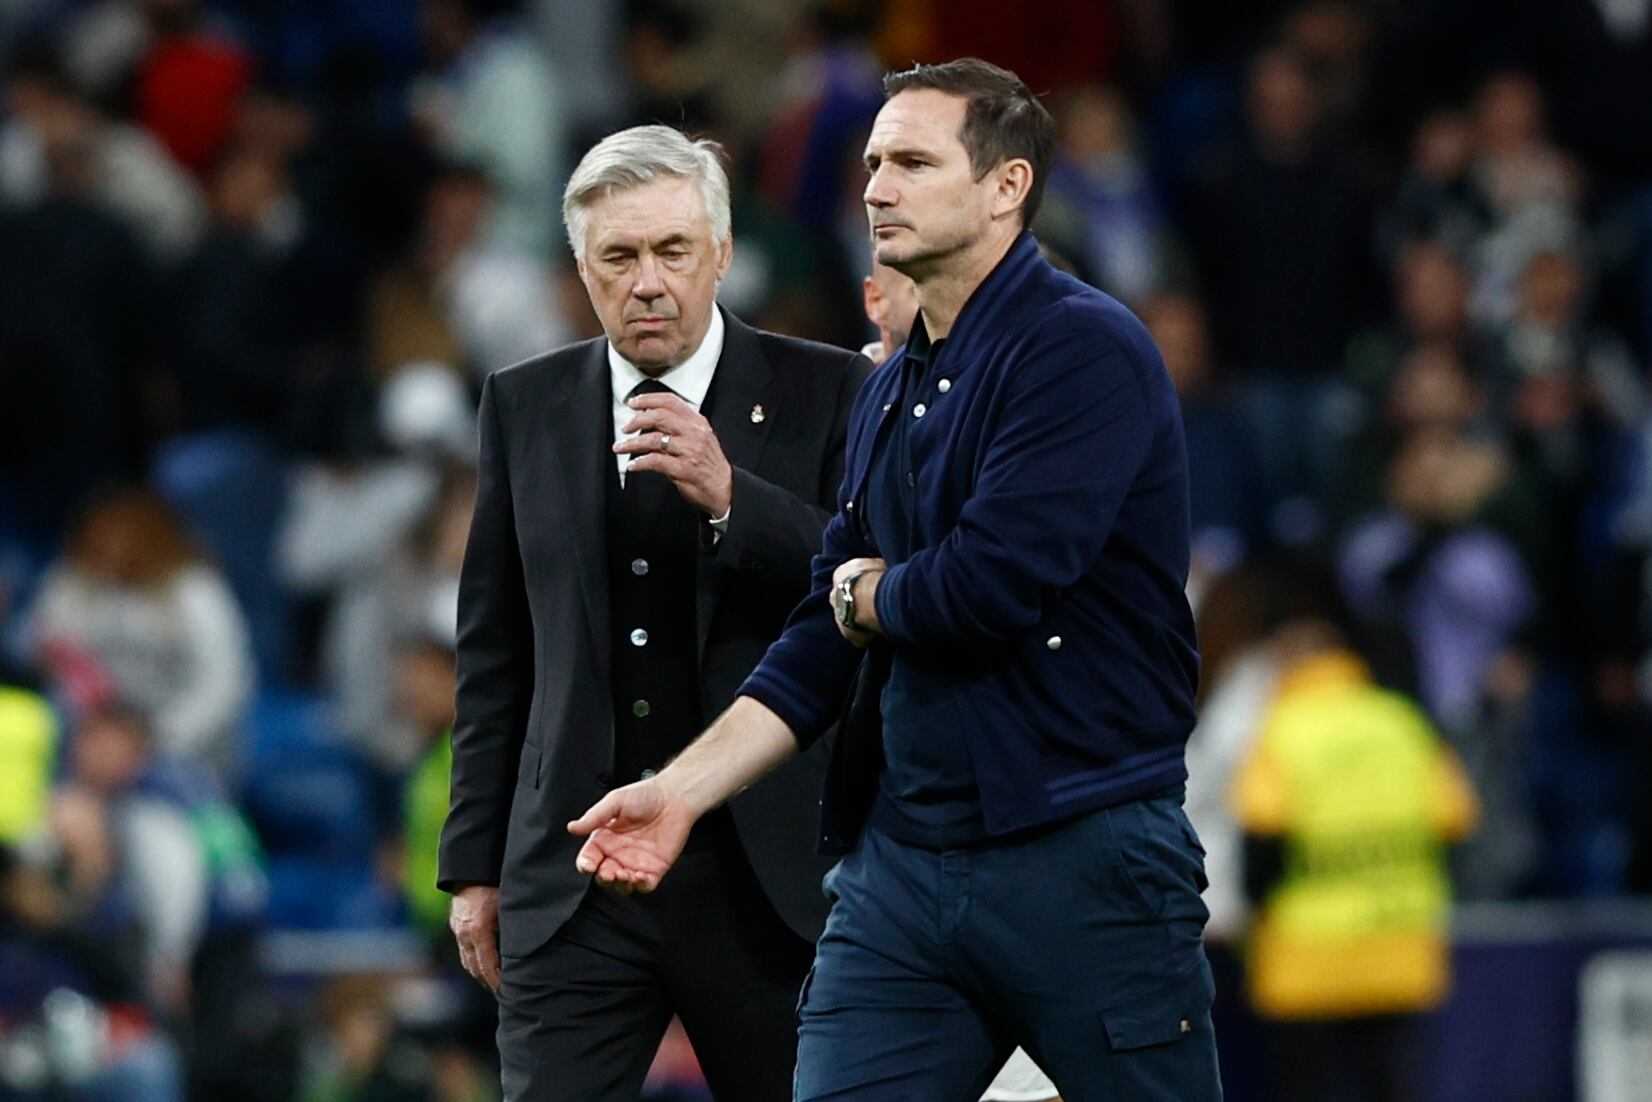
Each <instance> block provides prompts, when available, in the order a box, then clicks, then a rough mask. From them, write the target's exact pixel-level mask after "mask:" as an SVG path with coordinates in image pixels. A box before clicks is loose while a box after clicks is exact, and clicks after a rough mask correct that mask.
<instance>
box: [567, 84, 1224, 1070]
mask: <svg viewBox="0 0 1652 1102" xmlns="http://www.w3.org/2000/svg"><path fill="white" fill-rule="evenodd" d="M885 92H886V94H887V97H888V98H887V102H886V103H885V105H884V107H883V110H882V111H881V112H880V113H879V115H878V118H877V121H876V122H875V123H874V125H873V128H872V134H871V137H870V138H869V140H868V142H867V147H866V165H867V169H868V171H869V173H870V179H869V181H868V183H867V187H866V193H865V202H866V207H867V213H868V217H869V219H870V222H871V228H872V238H873V244H874V247H875V252H876V256H877V259H878V261H879V262H881V263H883V264H886V265H889V266H890V267H892V268H895V269H896V270H898V271H901V272H903V273H905V274H906V275H908V276H910V277H911V278H912V280H913V281H914V284H915V286H916V288H917V297H918V303H919V308H920V309H919V317H918V319H917V321H916V323H915V324H914V326H913V332H912V335H911V336H910V338H909V339H908V340H907V342H906V345H905V347H904V348H903V349H902V350H901V351H900V352H899V353H898V354H897V355H896V356H895V357H893V358H892V359H891V360H890V361H889V362H888V363H887V364H885V366H884V367H882V368H881V369H880V370H879V371H878V372H876V373H875V374H874V375H873V377H872V378H871V380H870V381H869V382H868V383H867V385H866V387H865V388H864V389H863V390H862V392H861V394H860V397H859V399H858V400H857V402H856V408H855V410H854V413H853V415H852V417H851V421H850V430H849V443H848V457H847V474H846V477H845V480H844V483H843V487H842V489H841V490H840V493H839V508H838V512H837V514H836V516H835V517H834V518H833V519H832V521H831V522H830V524H829V525H828V526H827V529H826V532H825V535H824V537H823V546H822V550H821V554H820V555H819V556H818V557H817V558H816V559H815V561H814V566H813V572H814V591H813V592H812V593H811V594H810V596H809V598H808V599H807V600H805V601H804V603H803V604H801V605H800V606H799V607H798V609H797V610H796V611H795V612H794V613H793V614H792V617H791V619H790V621H789V623H788V625H787V628H786V631H785V633H784V635H782V637H781V638H780V640H779V641H778V642H776V643H775V644H774V645H773V646H772V647H771V648H770V649H769V652H768V654H767V655H766V656H765V658H764V660H763V662H762V663H761V664H760V665H759V666H758V668H757V669H756V670H755V671H754V672H753V673H752V675H751V676H750V677H749V678H748V679H747V681H746V682H745V684H744V685H743V686H742V688H741V695H740V697H739V699H737V700H736V702H735V704H734V705H733V706H732V707H731V708H730V709H729V710H728V711H727V712H725V713H724V715H723V716H722V717H721V718H720V719H719V720H718V721H717V722H716V723H714V724H713V725H712V727H711V728H710V729H709V730H708V731H707V732H706V734H704V735H703V736H701V738H700V739H699V740H697V741H696V743H695V744H694V745H693V746H691V747H690V748H689V749H688V750H686V751H684V752H683V754H682V755H680V756H679V757H678V758H677V759H676V761H674V762H673V763H672V764H671V765H670V766H669V767H668V768H666V769H665V770H663V771H661V772H660V773H659V774H658V775H657V776H655V777H653V778H651V779H649V780H646V781H643V782H641V783H639V784H637V785H632V786H628V787H626V788H623V789H619V790H616V791H614V792H612V793H610V794H609V795H608V796H607V797H606V798H604V799H603V800H602V801H601V802H599V803H598V804H597V805H595V806H594V807H593V808H592V809H591V810H590V811H588V812H587V813H586V814H585V815H584V816H583V817H582V818H581V819H579V820H577V821H576V822H574V823H572V824H570V829H571V830H572V831H573V832H574V833H576V834H582V835H589V837H588V839H587V841H586V844H585V846H584V848H583V849H582V850H581V852H580V855H579V858H578V862H577V863H578V866H579V868H580V869H581V870H582V871H584V872H586V873H589V874H591V875H594V876H595V877H596V878H597V880H598V881H599V882H601V883H604V884H607V885H609V886H611V887H614V888H616V889H618V890H620V891H648V890H651V889H652V888H653V887H654V886H655V885H657V884H658V882H659V878H660V877H661V876H663V875H664V873H665V872H666V870H667V869H668V868H669V867H670V865H671V863H672V861H673V860H675V858H676V856H677V854H678V852H680V850H681V848H682V845H683V841H684V839H685V838H686V835H687V832H688V829H689V827H690V826H691V825H692V824H693V822H694V821H695V819H697V818H698V817H699V816H700V815H701V814H703V813H704V812H705V811H706V810H708V809H710V808H712V807H715V806H717V805H718V804H719V803H721V802H722V801H723V800H725V799H727V798H728V797H729V796H730V795H732V794H733V793H735V792H737V791H739V790H740V789H741V788H743V787H744V786H745V785H747V784H750V783H751V782H752V781H753V780H755V779H756V778H757V777H758V776H760V775H762V773H763V772H765V771H766V770H768V769H769V768H772V767H773V766H774V765H775V764H776V763H778V762H779V761H781V760H783V759H784V758H785V757H787V756H789V755H791V754H793V753H796V752H797V751H798V750H799V748H800V747H805V746H807V745H809V744H810V743H811V742H812V741H813V740H814V739H815V738H816V737H818V736H819V734H820V732H821V731H823V730H824V729H825V728H826V727H828V726H829V725H830V724H831V722H832V721H833V720H835V719H837V718H838V716H839V714H840V712H841V711H842V710H843V705H844V701H845V698H846V697H848V696H850V689H851V687H852V686H854V687H855V690H856V691H855V693H854V699H855V700H856V701H857V702H858V704H860V705H864V703H865V701H866V700H867V699H868V697H869V694H875V696H871V699H873V700H875V701H876V704H877V707H876V709H875V712H876V714H877V715H878V717H879V722H878V724H877V727H878V728H879V734H880V735H881V738H877V739H874V740H873V742H874V745H873V746H872V748H871V749H872V751H873V752H871V753H868V752H867V747H866V746H865V745H859V746H857V745H856V739H855V735H856V732H857V730H859V729H863V728H864V725H863V724H857V723H855V722H853V720H854V712H855V710H856V709H855V708H853V707H852V708H851V709H850V712H851V715H850V722H847V723H846V724H845V730H844V733H843V735H842V736H840V738H839V743H838V745H837V746H836V747H834V758H835V764H834V767H833V780H832V781H831V782H830V783H829V785H828V789H827V793H826V798H825V800H824V801H823V807H822V822H823V831H822V848H823V849H826V850H828V851H833V852H846V853H847V854H848V855H847V856H846V857H845V859H844V860H843V861H841V862H840V863H839V864H838V865H837V866H836V867H835V868H834V869H833V870H832V872H831V873H830V874H828V876H827V880H826V884H825V887H826V891H827V895H828V898H829V899H831V901H832V912H831V916H830V918H829V919H828V922H827V927H826V932H825V933H824V934H823V935H822V937H821V940H820V942H819V944H818V945H817V948H816V955H815V967H814V969H813V971H812V972H811V975H810V979H809V980H808V981H807V982H806V983H805V985H804V990H803V995H802V998H801V1000H800V1003H799V1012H800V1032H799V1051H798V1069H797V1078H796V1097H797V1098H798V1099H800V1100H804V1099H827V1098H855V1099H889V1100H891V1102H893V1100H896V1099H903V1100H904V1099H914V1098H923V1099H929V1098H934V1099H949V1098H973V1097H976V1096H977V1095H978V1094H979V1092H980V1090H981V1089H982V1087H983V1086H984V1085H985V1084H986V1083H987V1081H988V1080H989V1079H990V1078H991V1076H992V1073H993V1072H994V1071H995V1070H996V1068H997V1067H998V1065H999V1064H1001V1063H1002V1062H1003V1060H1004V1058H1005V1057H1006V1056H1007V1055H1008V1053H1009V1052H1010V1050H1011V1049H1012V1048H1013V1047H1014V1046H1015V1045H1016V1044H1021V1045H1023V1046H1025V1047H1026V1049H1027V1050H1028V1052H1029V1053H1030V1054H1031V1055H1032V1056H1033V1058H1034V1059H1035V1060H1037V1061H1038V1063H1039V1064H1040V1065H1041V1066H1042V1067H1043V1068H1044V1069H1045V1070H1046V1071H1047V1072H1048V1073H1049V1074H1050V1076H1051V1077H1052V1078H1053V1079H1054V1080H1055V1083H1056V1085H1057V1086H1058V1087H1059V1088H1060V1089H1061V1091H1062V1094H1063V1097H1064V1098H1066V1099H1068V1100H1069V1102H1073V1100H1084V1099H1102V1098H1107V1099H1109V1100H1136V1099H1167V1100H1168V1099H1176V1100H1179V1102H1204V1100H1207V1099H1208V1100H1214V1099H1218V1098H1220V1096H1221V1088H1220V1085H1219V1083H1218V1080H1217V1074H1216V1060H1215V1042H1214V1038H1213V1035H1212V1032H1211V1026H1210V1017H1209V1006H1210V999H1211V980H1210V970H1209V966H1208V964H1207V963H1206V961H1205V958H1204V953H1203V949H1202V947H1201V943H1200V938H1201V934H1202V931H1203V927H1204V921H1205V918H1206V911H1205V908H1204V905H1203V904H1202V903H1201V902H1200V900H1199V892H1200V891H1201V890H1202V888H1203V887H1204V873H1203V859H1202V851H1201V850H1200V848H1199V844H1198V840H1197V838H1196V837H1195V836H1194V833H1193V830H1192V827H1191V826H1190V825H1189V824H1188V822H1187V819H1186V816H1185V815H1183V814H1182V810H1181V799H1182V794H1181V786H1182V783H1183V782H1184V781H1185V779H1186V770H1185V767H1184V765H1183V760H1182V750H1183V745H1184V743H1185V740H1186V738H1187V734H1188V731H1189V730H1190V729H1191V727H1192V725H1193V695H1194V688H1195V684H1196V679H1197V653H1196V650H1195V645H1194V638H1193V622H1192V616H1191V613H1190V611H1189V609H1188V606H1187V601H1186V599H1185V597H1184V595H1183V585H1184V584H1185V580H1186V575H1187V567H1188V504H1187V470H1186V466H1187V464H1186V454H1185V448H1184V444H1183V438H1182V426H1181V420H1180V415H1179V413H1178V410H1177V405H1176V399H1175V394H1174V391H1173V389H1172V387H1171V384H1170V381H1169V378H1168V377H1167V375H1166V373H1165V370H1164V365H1163V363H1162V361H1161V360H1160V357H1159V354H1158V351H1157V349H1155V348H1154V346H1153V343H1152V341H1151V340H1150V339H1149V337H1148V335H1147V332H1146V330H1145V329H1144V328H1143V327H1142V325H1141V324H1140V322H1138V321H1137V320H1136V318H1135V317H1134V316H1133V315H1131V314H1130V312H1129V311H1128V310H1126V309H1125V308H1124V307H1122V306H1121V305H1119V304H1118V303H1117V302H1115V301H1113V300H1112V299H1110V298H1108V297H1107V296H1106V295H1104V294H1102V293H1100V292H1099V291H1096V290H1094V289H1091V288H1089V287H1086V286H1085V285H1083V284H1082V283H1079V282H1078V281H1076V280H1073V279H1070V278H1068V277H1067V276H1064V275H1062V274H1061V273H1059V272H1057V271H1056V270H1055V269H1054V268H1052V267H1051V266H1050V265H1049V264H1048V263H1046V262H1045V261H1044V260H1043V258H1042V257H1041V256H1040V254H1039V252H1038V247H1037V243H1036V242H1035V241H1034V239H1033V238H1032V236H1031V235H1030V234H1029V233H1027V232H1026V225H1027V224H1028V223H1029V222H1030V221H1031V219H1032V217H1033V215H1034V214H1035V213H1036V210H1037V206H1038V201H1039V197H1040V193H1041V191H1042V186H1043V182H1044V177H1045V173H1046V171H1047V169H1048V165H1049V160H1050V150H1051V147H1052V145H1053V124H1052V123H1051V121H1050V118H1049V115H1048V114H1047V113H1046V112H1045V111H1044V109H1043V107H1042V106H1041V105H1040V104H1039V103H1038V101H1037V100H1036V99H1035V98H1034V97H1033V96H1032V95H1031V94H1030V93H1029V92H1028V91H1027V89H1026V87H1025V85H1023V84H1022V83H1021V81H1020V80H1019V79H1017V78H1016V77H1015V76H1014V75H1013V74H1011V73H1008V72H1005V71H1004V70H1002V69H998V68H996V67H994V66H991V65H988V64H986V63H985V62H981V61H976V60H974V59H966V60H963V61H957V62H951V63H948V64H945V65H936V66H920V67H918V68H915V69H912V70H909V71H906V72H902V73H896V74H892V75H891V76H890V77H889V78H887V79H886V81H885ZM857 672H858V673H859V681H858V683H857V681H856V675H857ZM874 774H875V776H874Z"/></svg>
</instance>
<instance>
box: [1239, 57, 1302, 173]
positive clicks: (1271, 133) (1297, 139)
mask: <svg viewBox="0 0 1652 1102" xmlns="http://www.w3.org/2000/svg"><path fill="white" fill-rule="evenodd" d="M1246 107H1247V109H1248V112H1249V115H1250V124H1251V129H1252V130H1253V131H1254V132H1255V134H1256V136H1257V138H1258V140H1260V141H1261V143H1262V144H1263V146H1265V147H1267V148H1268V149H1270V150H1272V151H1274V152H1276V153H1284V154H1294V153H1297V152H1300V151H1301V150H1302V149H1303V148H1304V147H1305V146H1307V145H1308V143H1309V142H1310V141H1311V139H1312V138H1313V133H1314V128H1315V127H1316V126H1317V125H1318V123H1319V92H1318V91H1317V90H1316V89H1315V88H1314V84H1313V79H1312V78H1311V77H1310V76H1309V75H1308V70H1307V69H1306V68H1304V67H1303V65H1302V63H1301V62H1300V61H1298V60H1297V59H1296V58H1295V57H1293V56H1292V55H1290V54H1288V53H1286V52H1285V51H1283V50H1272V51H1269V52H1267V53H1264V54H1263V55H1262V56H1260V57H1258V58H1257V59H1256V61H1255V63H1254V64H1253V65H1252V66H1251V73H1250V88H1249V91H1248V94H1247V96H1246Z"/></svg>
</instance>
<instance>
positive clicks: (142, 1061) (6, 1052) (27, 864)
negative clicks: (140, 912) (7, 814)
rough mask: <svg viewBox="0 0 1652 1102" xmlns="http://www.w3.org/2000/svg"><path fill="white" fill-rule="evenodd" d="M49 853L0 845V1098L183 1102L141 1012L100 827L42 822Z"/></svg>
mask: <svg viewBox="0 0 1652 1102" xmlns="http://www.w3.org/2000/svg"><path fill="white" fill-rule="evenodd" d="M52 822H53V828H54V837H53V838H52V842H53V844H54V845H55V847H56V849H55V856H52V857H35V858H30V859H24V857H23V856H22V855H20V854H19V852H18V851H17V850H15V849H13V848H12V847H10V846H7V845H5V844H3V843H0V975H3V977H4V980H3V982H0V1020H4V1021H5V1022H6V1023H7V1028H6V1029H5V1030H4V1031H3V1032H0V1093H4V1094H5V1096H6V1097H7V1099H8V1100H16V1102H57V1100H59V1099H64V1100H67V1102H182V1100H183V1097H184V1094H183V1092H184V1083H183V1072H182V1069H181V1067H180V1061H179V1054H178V1051H177V1049H176V1048H175V1047H174V1045H173V1044H172V1043H171V1041H170V1040H169V1039H168V1038H167V1036H166V1034H165V1033H164V1032H162V1031H161V1030H160V1029H158V1028H157V1025H156V1022H155V1020H154V1018H153V1017H152V1016H151V1014H150V1013H149V1011H148V1010H147V1009H146V1008H145V1007H144V1006H143V1004H142V1001H141V998H142V995H141V991H140V986H141V984H140V981H139V976H138V973H139V967H138V961H139V954H138V953H137V952H135V951H134V946H135V939H134V938H133V936H132V933H133V929H134V928H133V926H132V923H131V921H130V919H129V917H127V915H126V914H125V913H124V912H123V904H122V902H121V900H120V898H119V896H120V892H119V888H118V886H116V885H115V884H114V883H113V881H112V876H113V872H114V868H115V864H114V861H113V857H112V853H111V842H110V837H109V834H108V830H107V824H106V822H105V820H104V819H103V817H102V815H101V811H100V810H99V809H98V808H96V806H95V805H91V806H85V807H82V808H78V809H73V810H71V809H70V808H68V807H67V806H65V807H64V808H61V809H57V810H55V811H54V814H53V816H52Z"/></svg>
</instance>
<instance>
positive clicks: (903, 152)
mask: <svg viewBox="0 0 1652 1102" xmlns="http://www.w3.org/2000/svg"><path fill="white" fill-rule="evenodd" d="M913 158H918V159H919V160H924V161H933V160H934V159H935V154H933V153H931V152H930V151H929V150H927V149H885V150H884V151H883V152H881V153H874V152H867V153H866V154H864V155H863V156H862V157H861V162H862V163H863V164H865V165H866V167H867V168H868V169H870V168H871V167H872V162H874V161H900V160H911V159H913Z"/></svg>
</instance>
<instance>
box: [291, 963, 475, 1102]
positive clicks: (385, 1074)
mask: <svg viewBox="0 0 1652 1102" xmlns="http://www.w3.org/2000/svg"><path fill="white" fill-rule="evenodd" d="M321 1018H322V1022H323V1025H324V1029H325V1032H324V1033H323V1034H322V1035H321V1036H320V1037H319V1038H318V1039H317V1044H316V1045H315V1051H314V1052H313V1053H312V1054H311V1058H310V1060H308V1061H307V1065H308V1066H307V1074H306V1076H305V1082H304V1084H303V1087H302V1089H301V1090H300V1092H299V1096H298V1097H299V1102H437V1096H436V1094H435V1093H434V1091H433V1090H432V1088H431V1087H430V1085H429V1066H428V1063H427V1062H426V1060H425V1058H424V1056H423V1053H422V1052H420V1051H418V1050H417V1049H416V1048H414V1047H413V1046H412V1045H411V1044H410V1043H409V1042H408V1041H407V1040H406V1038H404V1037H401V1036H399V1035H398V1032H397V1026H396V1017H395V1013H394V1010H393V1008H392V1006H391V989H390V984H389V982H388V980H386V979H384V978H381V977H378V976H373V975H364V976H352V977H345V978H341V979H336V980H333V981H332V982H331V983H329V984H328V987H327V991H326V993H325V995H324V996H323V999H322V1010H321ZM459 1102H462V1100H459Z"/></svg>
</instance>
